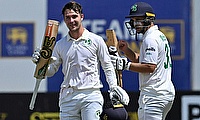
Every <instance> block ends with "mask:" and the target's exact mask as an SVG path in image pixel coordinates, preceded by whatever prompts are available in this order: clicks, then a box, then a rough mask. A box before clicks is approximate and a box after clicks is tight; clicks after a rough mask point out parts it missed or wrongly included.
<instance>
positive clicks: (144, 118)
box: [138, 95, 174, 120]
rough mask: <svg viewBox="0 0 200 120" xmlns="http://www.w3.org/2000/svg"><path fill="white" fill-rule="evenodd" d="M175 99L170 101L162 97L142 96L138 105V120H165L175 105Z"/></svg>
mask: <svg viewBox="0 0 200 120" xmlns="http://www.w3.org/2000/svg"><path fill="white" fill-rule="evenodd" d="M173 100H174V98H173V97H171V98H170V99H169V100H166V99H163V98H162V99H161V98H160V97H152V96H147V95H140V97H139V100H138V103H139V108H138V120H165V117H166V116H167V113H168V112H169V110H170V109H171V107H172V105H173Z"/></svg>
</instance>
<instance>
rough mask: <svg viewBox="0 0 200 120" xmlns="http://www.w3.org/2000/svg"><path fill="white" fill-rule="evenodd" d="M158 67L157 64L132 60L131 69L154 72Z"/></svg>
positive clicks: (140, 71)
mask: <svg viewBox="0 0 200 120" xmlns="http://www.w3.org/2000/svg"><path fill="white" fill-rule="evenodd" d="M155 68H156V65H155V64H141V63H133V62H131V64H130V67H129V70H130V71H133V72H139V73H153V72H154V70H155Z"/></svg>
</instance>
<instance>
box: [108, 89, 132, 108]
mask: <svg viewBox="0 0 200 120" xmlns="http://www.w3.org/2000/svg"><path fill="white" fill-rule="evenodd" d="M109 92H110V99H111V101H112V103H113V105H114V104H115V103H116V101H119V102H120V103H121V104H123V105H128V103H129V96H128V94H127V93H126V91H125V90H124V89H122V88H121V87H119V86H115V87H111V88H110V91H109Z"/></svg>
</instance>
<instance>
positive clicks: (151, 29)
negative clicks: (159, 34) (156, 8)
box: [143, 25, 158, 38]
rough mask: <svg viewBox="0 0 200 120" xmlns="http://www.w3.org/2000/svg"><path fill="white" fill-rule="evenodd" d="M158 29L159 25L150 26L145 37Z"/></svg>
mask: <svg viewBox="0 0 200 120" xmlns="http://www.w3.org/2000/svg"><path fill="white" fill-rule="evenodd" d="M155 30H158V26H157V25H154V26H152V27H150V28H149V29H148V30H147V31H146V32H145V34H144V36H143V38H145V37H146V36H147V35H148V34H150V33H152V32H153V31H155Z"/></svg>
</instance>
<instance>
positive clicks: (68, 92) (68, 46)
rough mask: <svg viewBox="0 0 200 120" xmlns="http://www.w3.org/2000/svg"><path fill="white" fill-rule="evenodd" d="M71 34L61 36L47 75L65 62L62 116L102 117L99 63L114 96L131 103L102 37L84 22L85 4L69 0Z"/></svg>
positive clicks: (65, 119)
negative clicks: (83, 6)
mask: <svg viewBox="0 0 200 120" xmlns="http://www.w3.org/2000/svg"><path fill="white" fill-rule="evenodd" d="M62 15H63V17H64V22H65V24H66V26H67V27H68V29H69V32H68V34H67V35H66V36H65V37H64V38H62V39H60V40H59V41H58V42H57V43H56V45H55V47H54V50H53V55H52V56H53V58H56V59H54V62H53V63H51V64H50V65H49V68H48V71H47V76H49V77H50V76H53V75H54V74H55V73H56V72H57V71H58V69H59V67H60V65H61V64H62V72H63V74H64V80H63V82H62V84H61V89H60V98H59V106H60V119H61V120H99V119H100V117H99V115H100V114H101V112H102V106H103V96H102V94H101V91H100V88H102V87H103V85H102V84H101V81H100V71H99V68H100V64H101V66H102V68H103V70H104V72H105V75H106V80H107V82H108V84H109V88H110V93H112V94H111V95H113V96H111V99H116V97H115V96H116V95H117V99H118V100H119V101H120V102H121V103H122V104H124V105H128V103H129V97H128V95H127V93H126V92H125V91H124V90H123V89H122V88H121V87H119V86H117V79H116V74H115V72H114V67H113V65H112V63H111V59H110V57H109V53H108V49H107V46H106V44H105V42H104V40H103V38H102V37H100V36H98V35H96V34H94V33H91V32H89V31H88V30H87V29H86V28H84V27H83V25H82V20H83V18H84V15H83V13H82V6H81V5H80V4H79V3H77V2H69V3H67V4H66V5H65V6H64V7H63V9H62ZM39 55H40V54H39V52H37V51H36V52H35V53H34V54H33V62H35V63H37V62H38V60H39Z"/></svg>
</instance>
